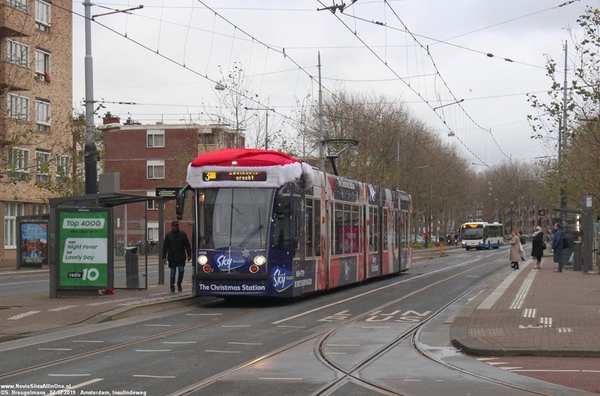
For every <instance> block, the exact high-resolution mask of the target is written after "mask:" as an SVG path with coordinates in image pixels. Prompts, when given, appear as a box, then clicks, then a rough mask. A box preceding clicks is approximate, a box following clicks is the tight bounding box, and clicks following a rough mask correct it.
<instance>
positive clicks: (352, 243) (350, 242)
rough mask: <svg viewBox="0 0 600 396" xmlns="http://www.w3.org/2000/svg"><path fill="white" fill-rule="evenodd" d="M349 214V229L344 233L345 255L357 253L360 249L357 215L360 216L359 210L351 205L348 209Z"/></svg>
mask: <svg viewBox="0 0 600 396" xmlns="http://www.w3.org/2000/svg"><path fill="white" fill-rule="evenodd" d="M350 210H351V212H350V214H351V216H352V217H351V220H350V227H349V228H348V229H347V232H346V253H358V252H359V251H360V250H361V249H360V240H361V238H359V237H358V236H359V229H360V226H359V218H360V217H359V214H360V208H359V207H358V206H356V205H352V206H351V207H350Z"/></svg>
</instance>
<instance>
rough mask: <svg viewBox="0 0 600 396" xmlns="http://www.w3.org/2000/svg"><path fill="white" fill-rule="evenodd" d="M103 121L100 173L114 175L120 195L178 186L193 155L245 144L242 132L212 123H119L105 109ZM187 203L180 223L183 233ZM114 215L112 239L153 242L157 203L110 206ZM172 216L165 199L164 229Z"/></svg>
mask: <svg viewBox="0 0 600 396" xmlns="http://www.w3.org/2000/svg"><path fill="white" fill-rule="evenodd" d="M103 124H104V125H109V124H110V126H111V128H107V129H105V130H104V131H103V152H104V172H109V173H118V174H119V175H120V177H119V179H120V190H121V193H123V194H135V195H146V196H156V189H157V188H168V189H174V188H181V187H184V186H185V185H186V181H185V180H186V175H187V166H188V164H189V163H190V162H192V160H193V159H194V158H196V156H198V154H200V153H203V152H208V151H215V150H220V149H222V148H227V147H244V146H245V139H244V136H243V134H241V133H239V132H236V131H235V130H233V129H229V128H226V127H223V126H218V125H198V124H163V123H156V124H153V125H141V124H139V123H137V122H134V121H132V120H131V119H129V120H127V121H126V122H125V123H121V120H120V118H119V117H118V116H114V115H112V114H110V113H107V114H106V115H105V117H103ZM190 206H191V205H190V204H188V205H187V207H186V209H187V211H186V215H185V216H184V219H183V221H182V222H181V224H180V228H181V229H183V230H185V231H186V232H188V235H191V226H190V224H189V222H190V221H191V214H190V213H191V211H190V209H191V208H190ZM115 218H116V219H118V221H117V226H116V238H117V242H125V243H127V244H132V243H133V244H136V243H137V242H138V241H143V240H145V239H147V240H148V241H158V238H159V235H158V229H159V227H158V221H159V219H158V206H157V205H156V204H155V203H154V201H149V202H148V203H139V204H129V205H124V206H122V207H116V208H115ZM174 218H175V202H174V201H170V202H168V203H167V204H166V206H165V224H164V227H165V228H164V229H165V230H170V222H171V220H173V219H174ZM145 231H146V232H147V234H146V235H147V238H146V237H145V235H144V232H145Z"/></svg>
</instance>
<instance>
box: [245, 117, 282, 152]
mask: <svg viewBox="0 0 600 396" xmlns="http://www.w3.org/2000/svg"><path fill="white" fill-rule="evenodd" d="M244 110H256V111H258V110H266V113H265V150H268V149H269V111H275V109H270V108H268V107H265V108H261V109H259V108H255V107H244Z"/></svg>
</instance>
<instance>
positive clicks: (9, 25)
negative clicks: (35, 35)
mask: <svg viewBox="0 0 600 396" xmlns="http://www.w3.org/2000/svg"><path fill="white" fill-rule="evenodd" d="M7 3H10V2H9V1H7V0H0V37H29V36H30V35H31V33H32V32H34V31H35V26H34V25H35V21H34V19H35V18H34V17H33V16H32V15H30V14H28V13H27V12H24V11H22V10H20V9H18V8H16V7H12V6H10V5H7Z"/></svg>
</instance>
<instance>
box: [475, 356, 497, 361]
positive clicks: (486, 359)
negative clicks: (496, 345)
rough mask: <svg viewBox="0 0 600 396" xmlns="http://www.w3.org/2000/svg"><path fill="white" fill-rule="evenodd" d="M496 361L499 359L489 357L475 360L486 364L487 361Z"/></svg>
mask: <svg viewBox="0 0 600 396" xmlns="http://www.w3.org/2000/svg"><path fill="white" fill-rule="evenodd" d="M498 359H499V358H494V357H491V358H477V360H479V361H480V362H486V361H488V360H498Z"/></svg>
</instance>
